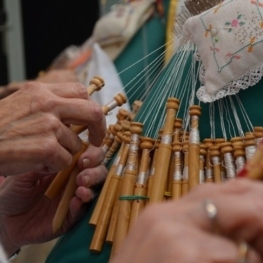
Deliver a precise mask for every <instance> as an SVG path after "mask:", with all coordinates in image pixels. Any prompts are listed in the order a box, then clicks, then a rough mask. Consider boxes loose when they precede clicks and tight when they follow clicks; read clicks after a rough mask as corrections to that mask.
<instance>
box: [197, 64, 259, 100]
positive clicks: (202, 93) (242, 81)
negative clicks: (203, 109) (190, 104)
mask: <svg viewBox="0 0 263 263" xmlns="http://www.w3.org/2000/svg"><path fill="white" fill-rule="evenodd" d="M204 76H205V69H204V67H203V65H202V66H201V70H200V80H201V82H202V84H204V81H203V80H204ZM262 76H263V64H261V65H260V66H256V67H255V68H254V69H251V70H249V71H248V72H246V73H245V74H244V75H243V76H241V77H239V78H236V79H235V80H232V81H231V82H229V83H228V84H227V85H226V86H224V87H223V88H221V89H220V90H219V91H218V92H217V93H215V94H213V95H210V94H208V93H207V91H206V89H205V86H201V87H200V88H199V89H198V91H197V92H196V96H197V98H198V99H199V100H200V101H202V102H213V101H216V100H218V99H221V98H223V97H226V96H229V95H234V94H237V93H238V92H239V91H240V90H241V89H247V88H249V87H250V86H253V85H255V84H257V83H258V82H259V81H260V79H261V77H262Z"/></svg>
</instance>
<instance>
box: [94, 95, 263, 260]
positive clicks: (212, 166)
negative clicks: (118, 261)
mask: <svg viewBox="0 0 263 263" xmlns="http://www.w3.org/2000/svg"><path fill="white" fill-rule="evenodd" d="M179 104H180V101H179V100H178V99H176V98H169V99H168V100H167V103H166V118H165V121H164V125H163V127H162V129H161V130H160V131H159V135H158V138H150V137H145V136H144V135H143V133H144V132H143V123H140V122H134V121H132V118H131V117H130V116H131V114H128V112H126V113H125V114H123V113H121V110H120V112H119V114H120V116H125V117H124V119H120V120H119V121H118V122H117V124H116V125H115V126H114V128H113V127H112V128H110V130H111V132H109V134H110V135H108V138H109V137H111V138H112V139H111V141H113V143H112V144H111V146H109V145H108V146H107V148H108V150H107V153H106V156H108V153H109V152H110V156H111V157H110V158H109V159H108V157H107V162H106V163H109V162H110V159H111V158H112V157H113V156H115V158H114V162H112V165H111V166H110V167H109V173H108V176H107V178H106V181H105V183H104V186H103V188H102V191H101V193H100V195H99V198H98V201H97V204H96V206H95V209H94V211H93V214H92V216H91V218H90V221H89V224H90V225H92V226H93V227H94V228H95V229H94V235H93V238H92V241H91V244H90V247H89V249H90V250H91V251H94V252H96V253H99V252H100V251H101V250H102V248H103V244H104V242H107V243H110V244H112V254H111V255H112V256H113V255H115V254H116V253H118V249H119V247H120V244H121V243H122V242H123V240H124V238H125V237H126V235H127V233H128V231H129V229H130V227H131V226H132V225H133V224H134V222H135V221H136V219H137V217H138V215H139V214H140V212H141V211H142V210H143V209H144V207H145V206H147V205H148V204H150V203H156V202H161V201H165V200H168V199H179V198H181V197H182V196H183V195H186V194H187V193H188V192H189V191H191V190H192V189H193V188H194V187H195V186H196V185H198V184H203V183H207V182H208V183H220V182H222V181H224V180H231V179H233V178H236V176H237V174H238V172H239V171H241V170H242V169H244V167H245V164H246V162H247V161H248V160H249V159H251V158H252V159H253V155H254V153H255V151H256V147H257V143H258V142H260V141H262V138H263V127H255V128H254V131H253V132H248V133H246V134H245V135H244V136H242V137H234V138H231V139H229V140H227V139H225V138H206V139H204V140H200V137H202V136H200V134H199V129H198V125H199V117H200V115H201V107H200V106H199V105H192V106H190V107H189V115H190V120H191V121H190V125H189V126H190V128H189V131H188V130H187V128H185V127H182V125H183V122H182V119H180V118H178V117H177V110H178V107H179ZM133 114H134V113H133ZM114 142H116V144H118V147H115V146H114V147H113V145H115V144H114ZM111 147H113V148H114V149H115V150H114V153H113V150H110V148H111ZM116 149H118V150H117V152H116Z"/></svg>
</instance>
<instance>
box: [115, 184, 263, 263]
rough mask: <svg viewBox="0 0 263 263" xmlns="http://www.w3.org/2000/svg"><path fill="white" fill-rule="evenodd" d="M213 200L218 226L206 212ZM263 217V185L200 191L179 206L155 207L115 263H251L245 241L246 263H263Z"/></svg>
mask: <svg viewBox="0 0 263 263" xmlns="http://www.w3.org/2000/svg"><path fill="white" fill-rule="evenodd" d="M207 199H209V200H211V201H212V203H213V204H214V205H215V207H216V208H217V211H218V213H217V216H216V218H215V221H214V222H213V221H212V220H211V219H209V218H208V216H207V214H206V212H205V207H204V202H205V200H207ZM262 212H263V184H262V182H255V181H250V180H247V179H237V180H231V181H229V182H226V183H222V184H209V183H207V184H204V185H201V186H198V187H196V188H195V189H193V190H192V191H191V192H190V193H189V194H188V195H187V196H185V197H183V198H182V199H181V200H179V201H170V202H165V203H159V204H154V205H149V206H148V207H147V208H146V209H145V210H144V211H143V212H142V214H141V216H140V217H139V218H138V220H137V222H136V223H135V224H134V226H133V227H132V229H131V231H130V233H129V234H128V237H127V239H126V240H125V242H124V243H123V245H122V246H121V247H120V249H119V251H118V252H117V254H116V256H115V257H113V259H112V261H111V263H121V262H125V263H133V262H136V263H159V262H162V263H174V262H180V263H192V262H205V263H206V262H207V263H212V262H224V263H225V262H227V263H230V262H233V263H236V262H245V261H241V258H240V255H239V253H240V251H239V249H238V242H239V241H245V242H247V243H248V245H249V250H248V259H247V261H246V262H253V263H257V262H258V263H259V262H262V258H263V216H262ZM215 227H216V229H217V230H218V231H217V232H215Z"/></svg>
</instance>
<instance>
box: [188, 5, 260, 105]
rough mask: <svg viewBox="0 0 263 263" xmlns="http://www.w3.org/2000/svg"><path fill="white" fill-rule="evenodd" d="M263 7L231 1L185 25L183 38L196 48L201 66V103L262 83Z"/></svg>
mask: <svg viewBox="0 0 263 263" xmlns="http://www.w3.org/2000/svg"><path fill="white" fill-rule="evenodd" d="M262 7H263V5H262V3H261V2H260V1H259V0H228V1H225V2H222V3H221V4H219V5H217V6H215V7H214V8H212V9H210V10H208V11H206V12H203V13H201V14H200V15H197V16H194V17H191V18H189V19H188V20H187V21H186V23H185V24H184V37H185V38H186V39H190V40H191V41H192V42H193V43H194V44H195V45H196V46H197V50H198V51H197V52H198V56H197V57H200V59H201V62H202V67H203V70H201V77H200V79H201V80H202V81H203V86H202V87H201V88H200V90H199V91H198V92H197V96H198V98H199V99H200V100H201V101H204V102H211V101H214V100H217V99H219V98H222V97H225V96H227V95H232V94H236V93H238V92H239V90H240V89H246V88H248V87H249V86H253V85H255V84H256V83H257V82H258V81H259V80H260V79H261V77H262V74H263V65H262V55H263V51H262V50H263V49H262V48H263V42H262V41H263V18H262V12H263V9H262Z"/></svg>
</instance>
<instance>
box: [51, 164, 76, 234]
mask: <svg viewBox="0 0 263 263" xmlns="http://www.w3.org/2000/svg"><path fill="white" fill-rule="evenodd" d="M78 173H79V169H78V167H75V168H74V169H73V171H72V173H71V174H70V177H69V180H68V182H67V186H66V188H65V191H64V193H63V196H62V198H61V200H60V202H59V205H58V208H57V210H56V213H55V216H54V218H53V222H52V229H53V233H56V232H57V231H59V230H60V229H61V227H62V226H63V224H64V222H65V219H66V217H67V213H68V210H69V204H70V201H71V199H72V197H73V196H74V194H75V191H76V187H77V185H76V177H77V175H78Z"/></svg>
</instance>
